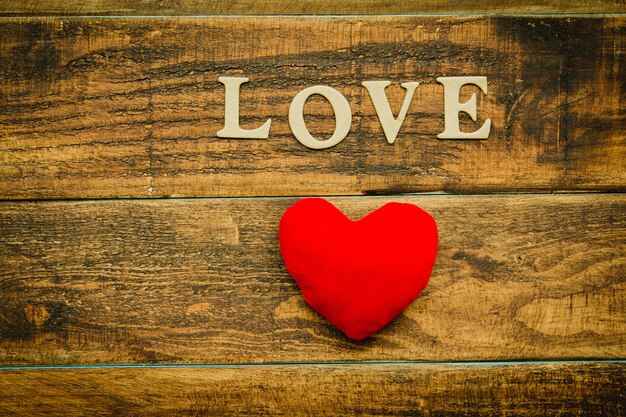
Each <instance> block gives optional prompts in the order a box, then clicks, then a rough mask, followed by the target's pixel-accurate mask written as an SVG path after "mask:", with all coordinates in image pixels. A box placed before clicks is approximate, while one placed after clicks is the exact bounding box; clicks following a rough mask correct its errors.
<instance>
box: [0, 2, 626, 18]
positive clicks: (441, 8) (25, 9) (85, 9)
mask: <svg viewBox="0 0 626 417" xmlns="http://www.w3.org/2000/svg"><path fill="white" fill-rule="evenodd" d="M624 12H626V5H625V4H624V1H623V0H576V1H570V0H524V1H516V0H498V1H493V0H466V1H463V2H459V1H455V0H420V1H414V0H392V1H384V2H381V1H379V0H300V1H282V0H265V1H256V0H230V1H227V0H213V1H185V2H181V1H179V0H142V1H132V0H65V1H62V2H61V1H58V0H2V1H0V16H16V15H17V16H20V15H21V16H24V15H38V16H41V15H60V16H69V15H80V16H87V15H100V16H104V15H108V16H116V15H117V16H120V15H121V16H127V15H139V16H146V15H149V16H181V15H182V16H184V15H187V16H197V15H233V14H239V15H293V14H304V15H306V14H316V15H320V14H348V15H353V14H364V15H376V14H441V13H445V14H449V13H453V14H465V13H469V14H477V13H487V14H498V13H522V14H533V13H556V14H561V13H624Z"/></svg>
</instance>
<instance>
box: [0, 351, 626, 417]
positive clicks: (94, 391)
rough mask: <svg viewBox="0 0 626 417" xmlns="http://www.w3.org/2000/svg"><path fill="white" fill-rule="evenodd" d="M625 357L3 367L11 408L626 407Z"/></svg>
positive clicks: (467, 412) (230, 411) (362, 411)
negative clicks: (457, 362) (483, 361)
mask: <svg viewBox="0 0 626 417" xmlns="http://www.w3.org/2000/svg"><path fill="white" fill-rule="evenodd" d="M625 384H626V364H624V363H592V364H589V363H584V364H581V363H553V364H545V363H542V364H524V365H486V364H485V365H482V366H472V365H455V366H449V365H426V364H402V365H343V366H338V365H327V366H269V367H268V366H260V367H237V368H232V367H226V368H223V367H219V368H207V367H190V368H139V369H58V370H38V371H35V370H21V371H0V412H2V413H3V414H6V415H12V416H16V415H17V416H29V417H30V416H44V415H45V416H63V417H69V416H83V415H84V416H94V415H98V416H120V415H134V416H138V415H160V416H163V415H167V416H169V415H190V416H206V415H211V416H260V415H271V416H374V415H375V416H381V415H385V416H392V415H393V416H399V415H402V416H404V415H411V416H413V415H420V416H421V415H424V416H510V415H515V416H546V415H549V416H573V415H575V416H593V417H597V416H610V417H620V416H624V415H626V410H624V403H625V401H626V398H625V393H624V385H625Z"/></svg>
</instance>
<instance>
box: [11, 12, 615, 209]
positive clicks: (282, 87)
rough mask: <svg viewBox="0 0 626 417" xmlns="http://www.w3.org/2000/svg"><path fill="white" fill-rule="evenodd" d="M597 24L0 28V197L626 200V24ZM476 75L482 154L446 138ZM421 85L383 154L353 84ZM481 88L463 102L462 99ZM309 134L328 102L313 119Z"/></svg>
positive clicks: (396, 94) (409, 21)
mask: <svg viewBox="0 0 626 417" xmlns="http://www.w3.org/2000/svg"><path fill="white" fill-rule="evenodd" d="M625 22H626V19H625V18H624V17H623V16H621V15H613V16H595V17H594V16H586V17H579V18H574V17H567V18H562V17H561V18H560V17H534V18H533V17H458V16H457V17H441V16H439V17H436V16H435V17H433V16H431V17H424V16H401V17H398V16H395V17H325V18H324V17H320V18H297V17H290V18H288V19H286V18H280V17H265V18H261V17H257V18H252V17H250V18H246V17H237V18H220V17H206V18H115V19H99V18H49V19H45V18H15V19H12V18H5V19H2V20H1V21H0V38H1V39H2V42H1V43H0V55H1V56H2V60H0V91H1V92H2V100H1V101H0V198H2V199H49V198H99V197H106V198H115V197H169V196H178V197H181V196H182V197H184V196H200V197H209V196H267V195H275V196H281V195H328V194H334V195H344V194H354V195H361V194H398V193H410V192H432V191H448V192H458V193H490V192H506V191H513V192H516V191H522V192H525V191H526V192H527V191H539V192H542V191H559V190H566V191H567V190H579V191H623V190H624V186H625V184H626V169H625V167H624V161H625V160H626V158H625V155H626V149H625V146H626V145H625V144H626V141H624V131H625V130H626V129H625V125H624V118H623V113H624V104H623V100H622V92H623V83H622V80H623V79H624V68H626V65H621V64H620V63H622V62H623V55H622V54H621V53H620V51H621V50H622V49H623V41H624V33H625V31H624V29H625V27H626V26H625ZM224 75H230V76H245V77H248V78H250V80H251V81H250V83H248V84H246V85H244V87H242V92H241V102H242V103H241V114H242V124H243V125H244V126H245V127H247V128H251V127H257V126H259V125H260V124H262V123H263V122H264V121H265V120H267V119H268V118H272V120H273V122H272V129H271V132H270V138H269V139H268V140H232V139H220V138H217V137H216V132H217V131H218V130H220V129H221V128H222V127H223V112H224V111H223V109H224V100H223V95H224V91H223V86H222V85H221V84H220V83H218V81H217V79H218V77H220V76H224ZM457 75H480V76H486V77H487V78H488V82H489V94H487V95H486V96H484V97H483V96H482V95H480V100H479V104H478V107H479V111H478V113H479V122H478V123H476V124H475V123H470V124H469V125H467V126H465V129H467V130H468V131H471V130H475V129H476V128H477V126H480V124H481V123H482V121H483V120H484V119H486V118H490V119H491V120H492V131H491V135H490V137H489V138H488V139H486V140H479V141H476V140H438V139H436V135H437V134H438V133H440V132H441V131H442V130H443V99H442V87H441V85H439V84H438V83H436V82H435V77H437V76H457ZM367 80H390V81H392V82H393V86H392V87H390V88H389V93H388V94H389V96H390V101H391V103H392V108H393V109H396V110H395V111H396V112H397V109H399V106H400V104H401V103H402V99H403V97H404V90H403V89H401V88H400V87H399V84H400V83H402V82H405V81H419V82H420V83H421V84H420V86H419V88H418V90H417V92H416V95H415V98H414V100H413V103H412V105H411V107H410V110H409V114H408V116H407V119H406V120H405V122H404V126H403V128H402V130H401V133H400V136H399V137H398V139H397V140H396V142H395V143H394V144H393V145H389V144H388V143H387V141H386V140H385V137H384V134H383V132H382V129H381V127H380V124H379V122H378V119H377V117H376V113H375V110H374V108H373V106H372V104H371V101H370V100H369V97H368V95H367V92H366V91H365V89H364V88H363V87H362V86H361V82H363V81H367ZM316 84H323V85H330V86H332V87H333V88H336V89H338V90H339V91H340V92H341V93H342V94H344V95H345V96H346V97H347V99H348V100H349V102H350V103H351V106H352V111H353V115H354V121H353V126H352V130H351V133H350V134H349V135H348V137H347V138H346V139H345V140H344V141H343V142H341V143H340V144H339V145H337V146H335V147H333V148H331V149H328V150H323V151H312V150H310V149H307V148H305V147H304V146H302V145H301V144H300V143H299V142H297V141H296V139H295V138H294V137H293V135H292V134H291V132H290V130H289V127H288V122H287V114H288V109H289V105H290V103H291V99H292V98H293V97H294V96H295V95H296V94H297V92H299V91H301V90H302V89H303V88H306V87H309V86H312V85H316ZM471 91H473V90H471V88H469V89H468V90H467V93H468V94H469V92H471ZM306 111H307V123H308V126H309V129H311V131H312V132H313V134H315V135H318V136H319V137H320V138H324V137H329V136H330V134H331V133H332V131H333V129H334V123H335V122H334V117H333V113H332V111H331V109H330V106H329V105H328V104H327V103H326V102H324V101H323V100H317V101H316V100H311V102H310V103H309V104H308V105H307V110H306Z"/></svg>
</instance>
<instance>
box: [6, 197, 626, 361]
mask: <svg viewBox="0 0 626 417" xmlns="http://www.w3.org/2000/svg"><path fill="white" fill-rule="evenodd" d="M390 200H393V201H404V202H411V203H414V204H417V205H419V206H421V207H423V208H424V209H426V210H427V211H429V212H430V213H432V215H433V216H434V217H435V219H436V220H437V223H438V227H439V230H440V246H439V251H438V259H437V263H436V265H435V268H434V272H433V276H432V279H431V283H430V285H429V286H428V287H427V288H426V290H425V291H424V292H423V294H422V295H421V296H420V297H419V298H418V299H417V301H416V302H415V303H413V304H412V305H411V306H410V307H409V308H408V309H407V310H406V311H405V312H404V313H403V314H402V315H401V316H399V317H398V318H397V319H396V320H394V321H393V322H392V323H391V324H390V325H389V326H388V327H387V328H385V329H384V330H383V331H382V332H381V333H379V334H378V335H376V336H375V337H373V338H371V339H368V340H366V341H365V342H361V343H355V342H351V341H349V340H348V339H346V338H345V337H344V336H342V334H341V333H340V332H339V331H338V330H336V329H335V328H333V327H332V326H331V325H330V324H329V323H328V322H326V321H325V320H324V319H322V318H321V317H320V316H318V315H317V314H316V313H314V312H313V311H312V310H311V309H310V308H309V307H308V306H307V305H306V304H305V302H304V300H303V298H302V296H301V294H300V292H299V290H298V288H297V286H296V284H295V283H294V281H293V280H292V279H291V277H290V276H289V275H288V274H287V272H286V271H285V269H284V265H283V262H282V259H281V257H280V253H279V251H278V239H277V228H278V222H279V219H280V216H281V215H282V213H283V212H284V210H285V209H286V208H287V207H289V206H290V205H291V204H292V203H293V202H295V201H296V199H295V198H267V199H259V198H253V199H238V198H231V199H191V200H189V199H180V200H110V201H81V202H16V203H11V202H4V203H2V204H0V262H1V263H2V267H1V268H0V286H1V290H2V294H3V297H2V298H1V299H0V311H2V320H0V363H1V364H5V365H7V364H29V365H33V364H72V363H75V364H89V363H145V362H149V363H190V362H200V363H237V362H244V363H245V362H283V361H287V362H319V361H357V360H367V361H376V360H385V361H389V360H427V361H431V360H434V361H456V360H475V361H482V360H521V359H576V358H616V359H623V358H624V357H626V324H625V323H626V296H625V295H626V282H625V277H626V239H625V237H626V233H625V232H626V209H625V208H626V199H625V198H624V196H623V195H621V194H600V195H588V194H582V195H516V196H414V197H395V198H392V199H389V198H382V197H359V198H333V199H332V200H331V201H332V202H333V203H335V204H336V205H337V206H338V207H339V208H340V209H342V210H343V211H344V212H345V213H346V214H347V215H348V216H350V217H351V218H353V219H356V218H359V217H361V216H363V215H365V214H367V213H368V212H370V211H371V210H374V209H375V208H377V207H379V206H381V205H382V204H384V203H385V202H387V201H390Z"/></svg>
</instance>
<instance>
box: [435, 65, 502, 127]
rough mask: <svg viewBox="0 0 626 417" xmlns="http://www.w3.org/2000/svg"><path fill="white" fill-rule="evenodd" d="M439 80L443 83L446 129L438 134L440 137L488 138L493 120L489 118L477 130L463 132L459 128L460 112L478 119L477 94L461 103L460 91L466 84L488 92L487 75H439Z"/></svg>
mask: <svg viewBox="0 0 626 417" xmlns="http://www.w3.org/2000/svg"><path fill="white" fill-rule="evenodd" d="M437 82H439V83H441V84H443V91H444V112H445V129H444V131H443V132H442V133H440V134H439V135H437V137H438V138H439V139H487V137H488V136H489V129H490V128H491V120H490V119H487V120H486V121H485V123H484V124H483V125H482V127H481V128H480V129H478V130H477V131H475V132H471V133H466V132H461V130H460V128H459V112H465V113H467V114H468V115H469V116H470V117H471V118H472V120H474V121H476V94H472V97H471V98H470V99H469V100H468V101H466V102H465V103H459V92H460V91H461V87H463V86H464V85H465V84H474V85H476V86H478V87H479V88H480V89H481V90H482V92H483V93H485V94H487V77H439V78H437Z"/></svg>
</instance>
